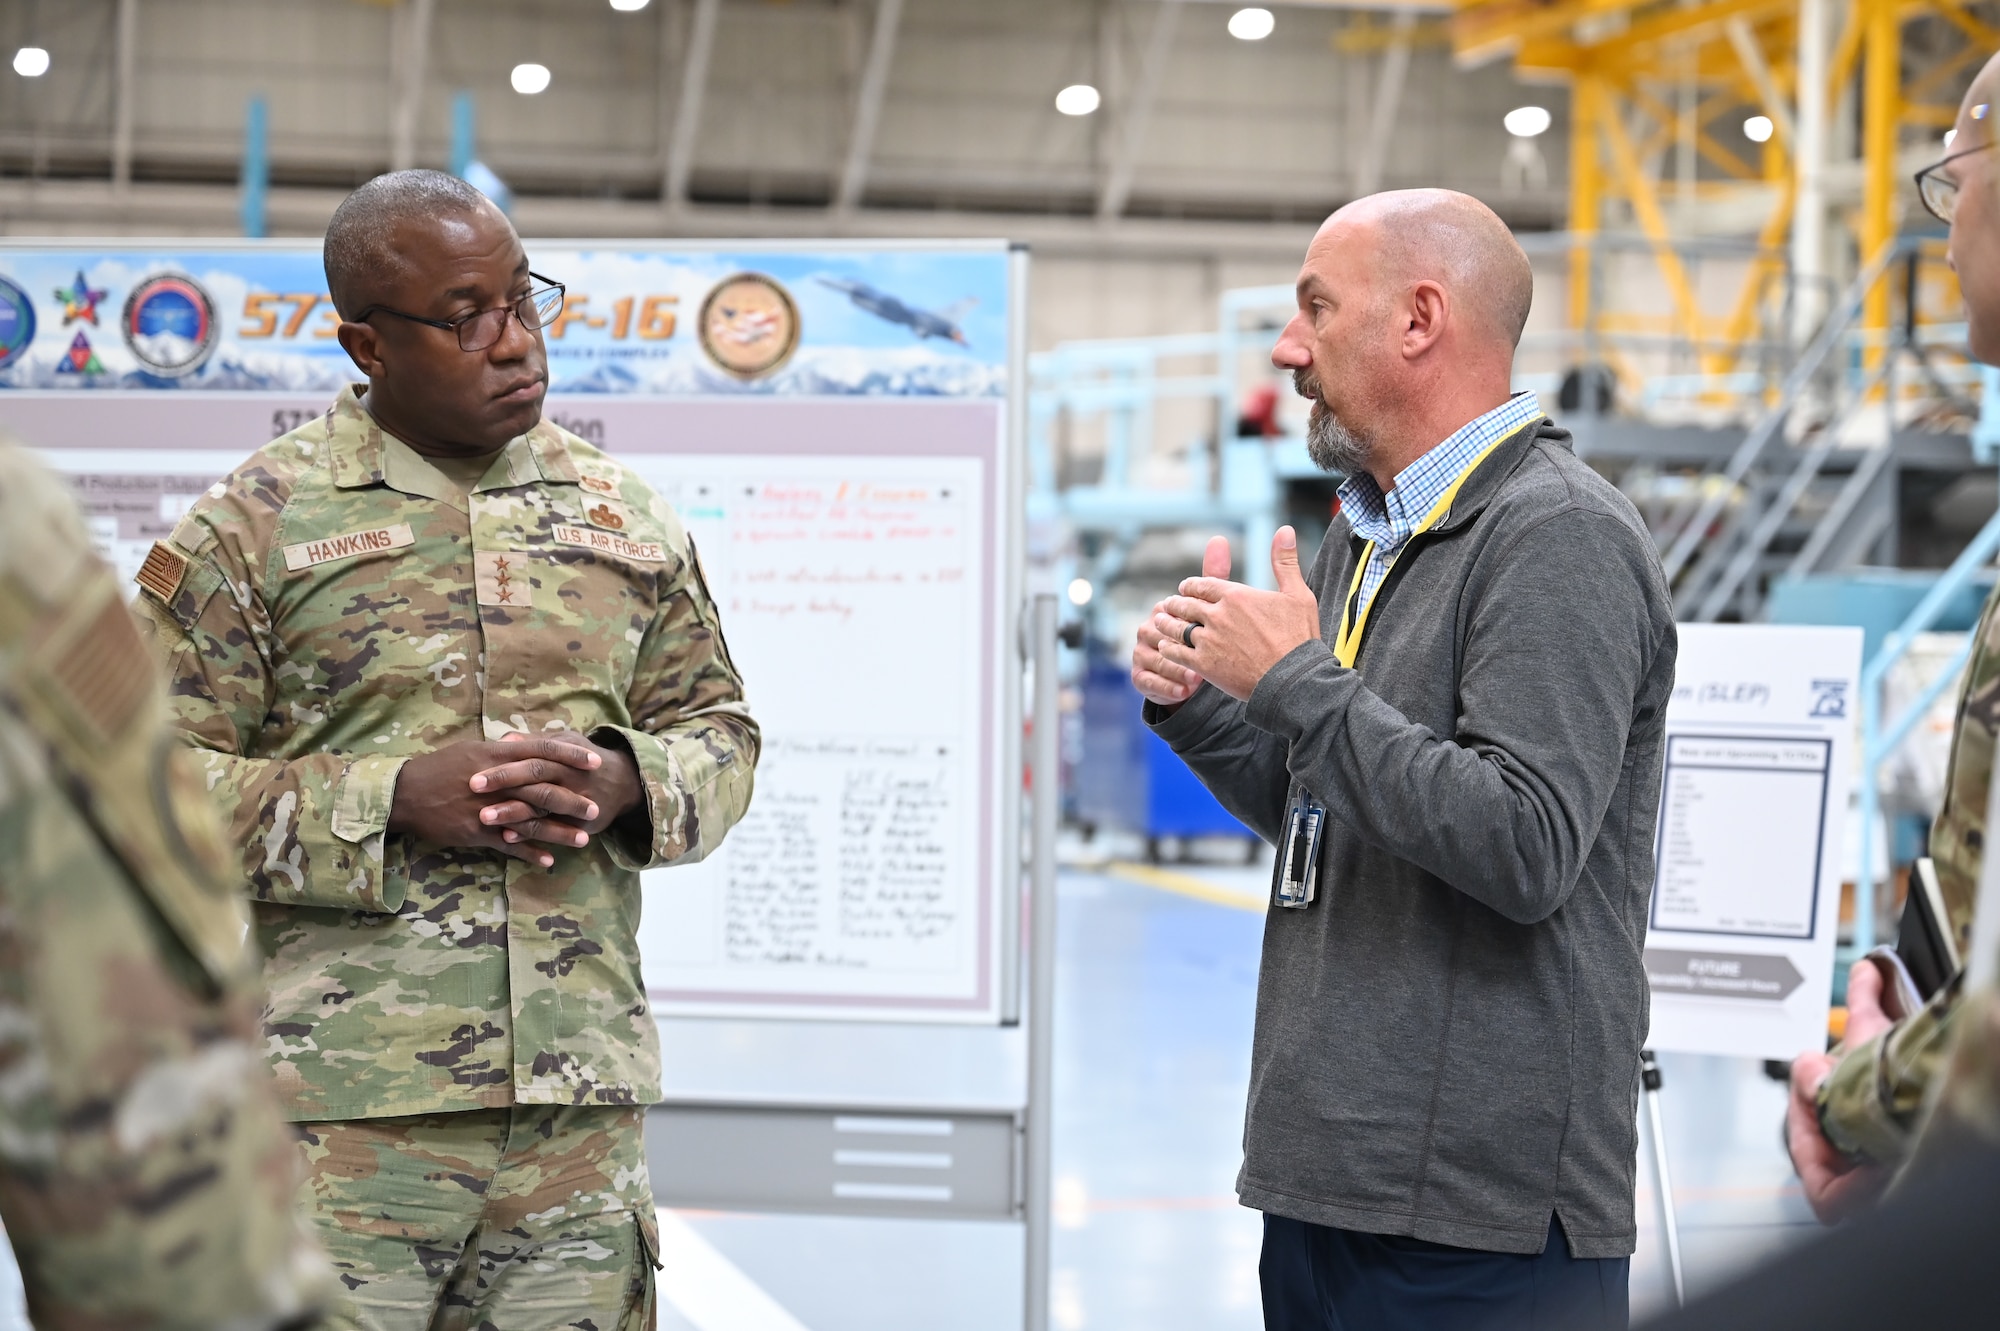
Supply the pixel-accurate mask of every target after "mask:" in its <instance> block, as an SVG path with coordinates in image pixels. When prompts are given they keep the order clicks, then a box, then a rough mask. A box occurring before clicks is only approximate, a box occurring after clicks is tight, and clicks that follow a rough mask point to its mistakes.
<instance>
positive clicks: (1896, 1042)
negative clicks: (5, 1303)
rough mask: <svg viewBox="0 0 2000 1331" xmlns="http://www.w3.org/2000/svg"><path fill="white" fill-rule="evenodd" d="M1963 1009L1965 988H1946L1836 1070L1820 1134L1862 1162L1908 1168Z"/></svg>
mask: <svg viewBox="0 0 2000 1331" xmlns="http://www.w3.org/2000/svg"><path fill="white" fill-rule="evenodd" d="M1958 1008H1959V988H1958V985H1957V984H1956V983H1953V984H1949V985H1946V986H1945V987H1944V988H1943V989H1941V990H1939V991H1938V993H1937V994H1936V995H1935V996H1934V997H1933V998H1932V999H1931V1001H1930V1002H1929V1003H1927V1004H1925V1005H1924V1007H1923V1008H1922V1009H1921V1010H1920V1011H1917V1012H1914V1013H1912V1014H1911V1015H1910V1016H1908V1017H1906V1018H1904V1019H1903V1020H1902V1021H1899V1022H1897V1023H1896V1024H1895V1025H1894V1026H1891V1027H1890V1028H1889V1029H1888V1030H1886V1031H1883V1032H1882V1033H1881V1034H1880V1035H1878V1036H1876V1037H1875V1038H1874V1039H1872V1040H1870V1041H1868V1042H1867V1043H1865V1044H1862V1045H1859V1046H1857V1047H1855V1048H1854V1049H1852V1050H1850V1051H1848V1053H1847V1054H1846V1055H1845V1056H1844V1057H1842V1058H1841V1060H1840V1062H1839V1063H1837V1064H1835V1065H1834V1069H1833V1072H1832V1074H1831V1075H1829V1076H1828V1077H1827V1079H1826V1081H1825V1082H1823V1083H1822V1084H1821V1086H1820V1088H1819V1122H1820V1129H1821V1131H1823V1132H1825V1133H1826V1139H1827V1140H1828V1141H1830V1142H1832V1143H1833V1144H1834V1146H1836V1147H1838V1148H1839V1149H1840V1150H1841V1151H1842V1152H1843V1153H1845V1154H1847V1155H1850V1156H1853V1157H1855V1158H1856V1159H1860V1160H1869V1161H1873V1162H1874V1163H1876V1164H1881V1165H1896V1164H1900V1163H1902V1161H1903V1160H1904V1158H1905V1157H1906V1156H1908V1155H1909V1153H1910V1146H1911V1143H1912V1141H1913V1139H1914V1137H1915V1134H1916V1131H1917V1127H1918V1125H1919V1122H1920V1121H1921V1119H1922V1117H1923V1112H1924V1105H1925V1103H1926V1102H1927V1101H1928V1099H1929V1096H1930V1091H1931V1086H1932V1085H1933V1083H1934V1082H1935V1081H1936V1080H1937V1077H1938V1075H1939V1072H1940V1070H1941V1068H1942V1067H1943V1064H1944V1059H1945V1051H1946V1049H1947V1048H1948V1046H1949V1044H1950V1040H1951V1028H1952V1026H1953V1025H1954V1024H1955V1013H1956V1012H1957V1010H1958Z"/></svg>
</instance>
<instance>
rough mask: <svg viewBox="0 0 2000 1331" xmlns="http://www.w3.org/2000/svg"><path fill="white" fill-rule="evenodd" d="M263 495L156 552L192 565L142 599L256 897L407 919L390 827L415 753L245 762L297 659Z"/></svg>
mask: <svg viewBox="0 0 2000 1331" xmlns="http://www.w3.org/2000/svg"><path fill="white" fill-rule="evenodd" d="M252 497H253V495H251V494H246V495H240V496H239V495H232V496H230V497H229V498H230V500H231V501H233V502H232V503H231V504H229V505H228V506H227V507H225V506H222V505H217V506H216V507H215V510H214V513H213V515H212V516H209V517H208V518H207V519H206V520H197V519H193V518H190V519H188V520H185V521H183V522H182V523H181V525H180V527H178V528H177V529H176V530H175V532H174V536H173V540H172V542H171V543H170V544H171V548H170V549H169V550H168V551H167V552H166V554H165V555H164V556H156V558H169V559H171V558H173V557H175V556H178V557H180V558H182V559H184V560H185V564H184V566H183V567H181V568H176V569H174V570H173V574H174V575H175V576H176V577H177V580H178V586H177V587H175V588H174V590H173V593H172V595H171V596H170V597H169V598H168V599H167V600H166V601H164V602H162V601H160V600H157V599H155V598H154V597H153V596H141V597H140V598H139V599H138V601H137V602H135V603H134V609H135V611H136V612H137V614H138V615H139V618H140V622H141V624H142V626H143V627H145V628H146V629H147V631H148V632H149V633H150V634H151V635H152V637H153V640H154V644H155V649H156V651H157V653H158V655H159V656H160V657H161V659H162V661H163V662H164V663H165V666H166V669H167V674H168V687H169V689H170V691H171V692H172V694H173V697H174V713H175V716H176V719H177V720H178V722H179V726H180V731H181V737H182V739H184V740H185V741H186V742H187V743H188V744H189V745H191V746H192V747H193V748H194V749H195V751H196V762H197V764H198V766H199V767H200V768H201V770H202V773H203V775H204V777H205V778H206V781H207V784H208V789H209V793H210V794H211V796H212V797H213V798H214V800H215V803H216V806H217V807H218V808H219V809H221V810H222V811H223V813H224V815H225V817H226V819H227V822H228V832H229V838H228V839H229V844H230V845H232V846H239V847H241V848H242V856H243V861H242V874H243V877H244V878H246V879H247V880H248V881H249V884H250V891H251V895H252V896H253V897H255V898H256V899H257V900H259V901H270V902H275V903H278V904H280V905H288V906H324V907H331V908H334V909H339V910H360V911H370V912H376V913H382V914H388V913H393V912H394V911H396V910H397V909H398V908H399V907H401V905H402V904H403V897H404V893H405V889H406V887H407V879H406V877H405V875H404V874H403V872H402V871H401V868H402V866H401V865H400V864H399V863H398V862H397V861H398V860H399V859H400V853H399V847H398V846H397V845H395V844H391V843H390V839H389V838H388V837H387V835H386V833H387V830H388V826H389V809H390V806H391V805H392V804H393V803H394V802H395V796H396V777H397V775H398V774H399V773H400V772H401V771H402V767H403V763H404V762H405V761H407V758H406V757H392V756H388V755H379V754H361V755H349V756H343V755H340V754H333V753H309V754H301V755H298V756H295V757H291V758H282V759H280V758H252V757H247V756H245V755H246V753H248V752H250V751H252V750H254V748H255V747H256V743H257V738H258V735H259V733H260V731H261V730H262V728H263V727H264V725H265V720H266V716H267V715H268V713H269V712H270V710H271V708H272V707H273V706H274V704H275V700H276V697H277V693H278V690H277V688H276V687H275V684H276V681H275V680H274V679H273V677H272V675H273V669H274V666H273V663H274V662H282V661H283V660H284V656H283V652H282V648H281V646H280V644H278V643H276V642H275V641H274V637H273V634H272V633H271V630H270V616H269V614H268V613H267V612H266V610H265V608H264V606H263V604H262V601H261V599H260V596H259V590H260V587H261V583H262V576H261V567H260V566H259V563H258V556H257V555H256V553H255V552H256V551H257V550H258V549H259V547H258V545H257V544H256V539H255V538H256V536H257V535H258V533H257V532H256V528H257V527H258V525H259V522H258V519H259V514H258V512H257V509H256V507H255V506H254V505H253V504H252V503H251V502H250V500H251V498H252ZM238 528H242V529H243V530H238ZM141 581H142V583H143V582H144V575H143V574H142V576H141ZM366 655H367V653H366V652H365V651H364V652H361V653H360V657H361V658H362V659H365V657H366ZM360 664H361V661H360V660H357V662H356V666H357V668H359V667H360ZM275 668H279V669H282V668H285V667H284V666H282V665H279V666H276V667H275Z"/></svg>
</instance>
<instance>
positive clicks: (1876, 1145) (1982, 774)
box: [1819, 589, 2000, 1164]
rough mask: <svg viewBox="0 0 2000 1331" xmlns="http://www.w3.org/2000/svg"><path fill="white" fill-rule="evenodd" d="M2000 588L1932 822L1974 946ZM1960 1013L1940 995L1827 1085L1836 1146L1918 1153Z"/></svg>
mask: <svg viewBox="0 0 2000 1331" xmlns="http://www.w3.org/2000/svg"><path fill="white" fill-rule="evenodd" d="M1996 609H2000V589H1996V590H1995V591H1994V593H1993V594H1992V595H1990V596H1988V597H1987V598H1986V607H1985V609H1984V610H1982V611H1981V612H1980V615H1979V623H1978V625H1977V627H1975V628H1974V629H1973V649H1972V658H1971V660H1970V661H1968V662H1967V663H1966V667H1965V682H1964V684H1963V685H1961V687H1960V691H1959V696H1958V722H1957V724H1956V725H1954V726H1953V727H1952V734H1951V762H1950V765H1949V767H1948V768H1947V769H1946V773H1947V775H1946V783H1945V792H1944V807H1943V808H1942V809H1940V810H1939V812H1938V816H1937V821H1936V822H1935V823H1933V824H1932V825H1931V845H1930V851H1931V859H1932V861H1933V862H1935V864H1936V865H1937V878H1938V890H1939V892H1940V893H1941V894H1942V895H1943V897H1944V906H1945V913H1946V914H1947V915H1949V916H1950V918H1951V927H1952V930H1953V932H1954V934H1955V935H1956V937H1957V939H1958V949H1959V955H1960V956H1964V955H1966V954H1967V953H1968V952H1969V951H1970V949H1971V945H1972V914H1973V906H1974V903H1975V902H1976V900H1977V898H1978V896H1979V869H1980V864H1981V861H1982V859H1983V856H1984V847H1985V841H1986V798H1987V792H1988V790H1989V789H1990V788H1991V784H1992V779H1993V754H1994V748H1995V737H1996V736H2000V613H1996ZM1958 1007H1959V985H1958V984H1957V983H1956V982H1954V983H1952V984H1949V985H1946V986H1945V987H1944V988H1943V989H1942V990H1940V991H1939V992H1938V993H1937V995H1936V996H1935V997H1933V998H1932V999H1931V1001H1930V1002H1929V1003H1928V1004H1926V1005H1925V1006H1924V1007H1923V1009H1922V1010H1921V1011H1918V1012H1915V1013H1913V1014H1911V1015H1910V1016H1908V1017H1906V1018H1904V1019H1903V1020H1901V1021H1899V1022H1897V1023H1896V1024H1895V1025H1894V1026H1892V1027H1890V1028H1889V1029H1888V1030H1886V1031H1884V1032H1882V1033H1881V1034H1880V1035H1878V1036H1876V1037H1875V1038H1874V1039H1872V1040H1869V1041H1867V1042H1866V1043H1864V1044H1861V1045H1859V1046H1858V1047H1856V1048H1855V1049H1853V1050H1850V1051H1848V1052H1847V1053H1846V1054H1845V1055H1844V1056H1843V1057H1842V1058H1841V1060H1840V1062H1839V1063H1838V1064H1837V1065H1836V1066H1835V1067H1834V1070H1833V1073H1832V1075H1831V1076H1829V1077H1828V1078H1827V1079H1826V1081H1825V1083H1824V1084H1823V1085H1822V1086H1821V1087H1820V1092H1819V1119H1820V1126H1821V1128H1822V1129H1823V1130H1824V1131H1825V1133H1826V1136H1827V1140H1828V1141H1830V1142H1832V1143H1833V1144H1834V1145H1835V1146H1837V1147H1839V1148H1840V1149H1841V1150H1842V1151H1845V1152H1846V1153H1847V1154H1849V1155H1852V1156H1857V1157H1859V1158H1862V1159H1865V1160H1872V1161H1875V1162H1876V1163H1878V1164H1895V1163H1898V1162H1899V1161H1901V1160H1902V1159H1903V1158H1904V1156H1906V1155H1907V1154H1908V1153H1909V1150H1910V1144H1911V1140H1912V1136H1913V1134H1914V1133H1915V1131H1916V1129H1917V1127H1918V1123H1919V1120H1920V1119H1921V1117H1922V1115H1923V1111H1924V1104H1925V1101H1926V1099H1927V1097H1928V1096H1929V1094H1930V1090H1931V1086H1932V1083H1933V1082H1934V1081H1936V1080H1937V1078H1938V1076H1939V1075H1940V1070H1941V1068H1942V1065H1943V1063H1944V1060H1945V1054H1946V1050H1947V1049H1948V1048H1949V1046H1950V1043H1951V1027H1952V1025H1953V1023H1954V1020H1955V1013H1956V1011H1957V1009H1958Z"/></svg>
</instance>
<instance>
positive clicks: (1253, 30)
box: [1229, 9, 1278, 42]
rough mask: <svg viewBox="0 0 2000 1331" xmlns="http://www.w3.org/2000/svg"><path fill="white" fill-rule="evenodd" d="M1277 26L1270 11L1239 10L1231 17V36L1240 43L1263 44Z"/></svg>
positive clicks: (1276, 21)
mask: <svg viewBox="0 0 2000 1331" xmlns="http://www.w3.org/2000/svg"><path fill="white" fill-rule="evenodd" d="M1277 26H1278V20H1276V19H1275V18H1272V17H1271V11H1270V10H1268V9H1239V10H1237V11H1236V12H1235V13H1234V14H1231V15H1230V16H1229V35H1230V36H1231V37H1234V38H1235V39H1236V40H1237V41H1239V42H1261V41H1263V40H1264V39H1265V38H1266V37H1269V36H1270V35H1271V29H1273V28H1275V27H1277Z"/></svg>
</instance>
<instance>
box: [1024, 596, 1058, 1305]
mask: <svg viewBox="0 0 2000 1331" xmlns="http://www.w3.org/2000/svg"><path fill="white" fill-rule="evenodd" d="M1027 631H1028V641H1027V642H1026V643H1025V644H1023V647H1024V648H1025V651H1024V653H1023V654H1024V655H1026V656H1027V658H1028V660H1029V663H1030V665H1031V666H1032V667H1033V670H1034V681H1035V682H1034V689H1035V692H1034V710H1033V711H1032V713H1031V715H1032V716H1033V718H1034V743H1033V746H1032V748H1031V749H1030V750H1029V754H1030V763H1031V766H1030V767H1029V769H1028V770H1029V774H1030V779H1031V781H1032V785H1031V787H1030V793H1029V805H1028V809H1029V816H1028V826H1029V834H1030V843H1029V844H1030V846H1031V850H1030V852H1029V859H1028V910H1029V929H1028V938H1029V942H1028V1104H1027V1112H1026V1116H1025V1117H1026V1122H1025V1124H1024V1125H1023V1126H1024V1129H1025V1136H1026V1139H1027V1140H1026V1142H1025V1143H1024V1145H1025V1150H1024V1151H1023V1153H1022V1154H1023V1155H1024V1157H1025V1172H1026V1175H1027V1177H1026V1178H1025V1179H1024V1180H1023V1184H1024V1186H1023V1188H1022V1196H1023V1202H1024V1207H1023V1210H1024V1216H1023V1218H1024V1219H1025V1221H1026V1223H1027V1249H1028V1251H1027V1263H1026V1265H1027V1272H1026V1297H1025V1299H1024V1300H1023V1303H1022V1318H1021V1321H1022V1325H1023V1327H1024V1328H1025V1331H1048V1325H1049V1220H1050V1207H1049V1203H1050V1195H1049V1165H1050V1152H1049V1146H1050V1143H1049V1125H1050V1117H1051V1115H1050V1109H1051V1107H1052V1106H1053V1104H1054V1097H1053V1096H1052V1095H1051V1093H1050V1092H1051V1086H1050V1082H1051V1080H1052V1079H1053V1076H1054V1068H1055V1059H1054V1054H1055V992H1056V817H1057V813H1058V805H1059V802H1060V797H1059V791H1058V783H1059V782H1060V780H1061V775H1062V768H1061V762H1062V753H1061V746H1060V744H1059V742H1058V735H1059V731H1060V726H1061V721H1062V714H1061V702H1060V699H1059V697H1058V693H1057V689H1058V685H1057V681H1056V634H1057V628H1056V598H1055V596H1054V595H1053V594H1050V593H1047V592H1043V593H1039V594H1037V595H1036V596H1035V598H1034V600H1033V602H1032V603H1031V604H1030V607H1029V610H1028V616H1027Z"/></svg>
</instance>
